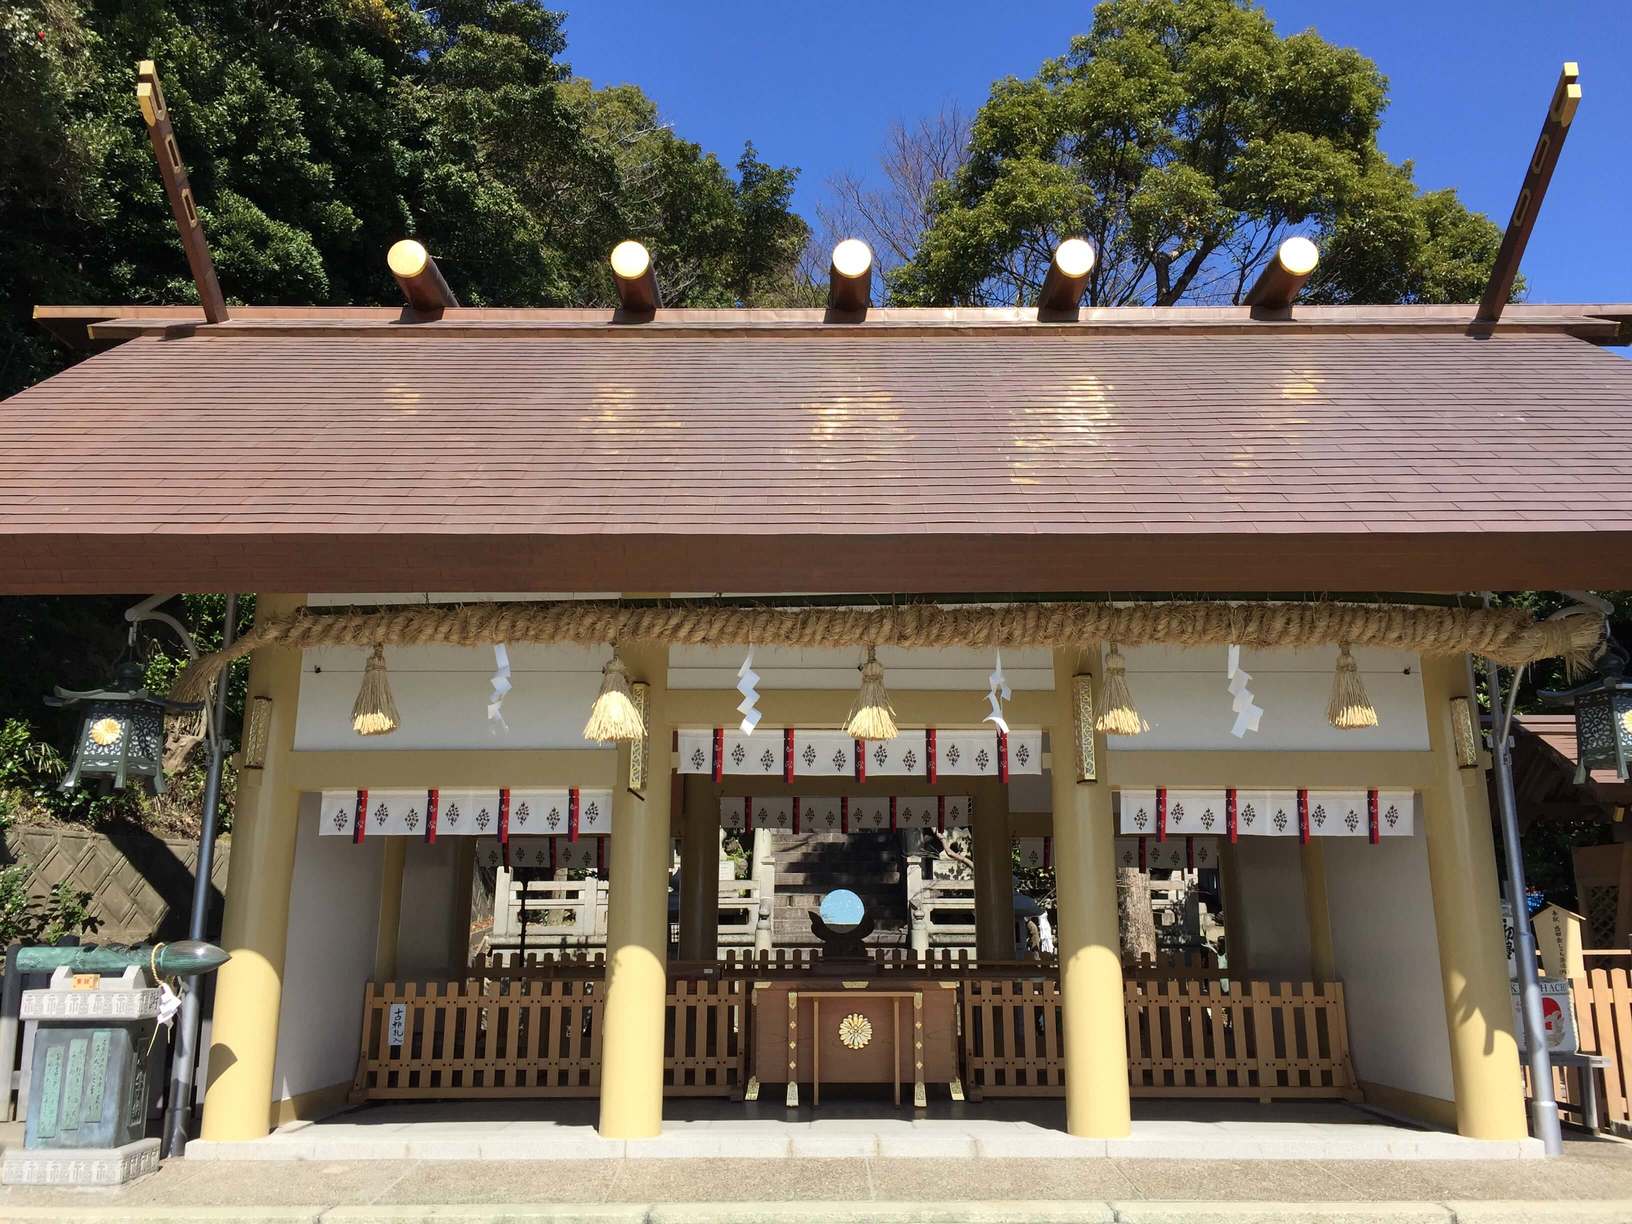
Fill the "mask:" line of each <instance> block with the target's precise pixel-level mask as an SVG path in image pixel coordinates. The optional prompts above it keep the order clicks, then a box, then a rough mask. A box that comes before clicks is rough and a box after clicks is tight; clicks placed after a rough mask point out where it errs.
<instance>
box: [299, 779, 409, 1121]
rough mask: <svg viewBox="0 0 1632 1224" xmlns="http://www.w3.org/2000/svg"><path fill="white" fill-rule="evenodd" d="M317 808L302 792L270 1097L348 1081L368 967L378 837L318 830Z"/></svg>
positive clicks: (376, 904) (376, 900)
mask: <svg viewBox="0 0 1632 1224" xmlns="http://www.w3.org/2000/svg"><path fill="white" fill-rule="evenodd" d="M318 808H319V805H318V800H317V797H316V796H315V795H306V796H304V797H303V799H302V801H301V805H300V816H299V821H300V827H299V829H298V831H297V833H296V837H295V874H294V881H293V883H292V885H291V887H290V890H289V943H288V947H287V949H286V951H285V953H284V972H283V999H282V1004H281V1006H280V1008H279V1013H278V1056H277V1061H276V1063H275V1064H274V1068H273V1079H272V1090H273V1095H274V1096H275V1097H277V1098H278V1099H283V1098H286V1097H292V1096H298V1095H299V1094H300V1093H303V1092H310V1091H311V1090H312V1089H314V1088H327V1087H329V1086H330V1085H332V1084H338V1083H341V1082H348V1083H349V1082H350V1080H351V1078H352V1075H353V1074H354V1073H355V1071H356V1069H357V1052H358V1049H359V1041H360V1036H361V1033H362V1024H363V989H364V987H365V985H366V984H367V982H368V980H369V978H370V977H372V976H373V973H374V948H375V943H376V931H377V929H378V927H379V915H380V861H381V853H382V847H381V843H380V842H379V841H378V840H373V841H368V840H365V841H364V842H363V844H362V845H360V846H356V845H353V844H352V842H351V839H350V838H347V837H320V836H318V830H317V820H318V814H319V812H318Z"/></svg>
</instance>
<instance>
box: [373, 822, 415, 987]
mask: <svg viewBox="0 0 1632 1224" xmlns="http://www.w3.org/2000/svg"><path fill="white" fill-rule="evenodd" d="M384 842H385V848H384V850H382V851H381V860H380V922H379V927H378V930H377V932H376V934H375V936H374V980H375V981H376V982H389V981H390V980H391V979H392V978H394V977H396V976H397V932H398V930H399V929H401V927H402V864H403V860H404V859H405V857H406V856H407V852H408V839H407V838H406V837H387V838H385V839H384Z"/></svg>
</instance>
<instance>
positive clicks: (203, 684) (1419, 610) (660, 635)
mask: <svg viewBox="0 0 1632 1224" xmlns="http://www.w3.org/2000/svg"><path fill="white" fill-rule="evenodd" d="M1602 624H1603V622H1602V619H1601V618H1600V617H1599V616H1597V615H1596V614H1594V615H1591V616H1588V615H1576V616H1568V617H1564V618H1562V619H1560V620H1556V621H1538V620H1536V619H1535V617H1534V616H1532V615H1531V614H1530V613H1528V612H1526V611H1524V610H1523V609H1520V608H1460V607H1424V606H1419V605H1402V604H1343V603H1271V602H1265V603H1226V602H1223V601H1219V602H1206V601H1192V602H1177V601H1175V602H1166V603H1135V604H1110V603H1088V602H1084V603H1011V604H990V605H980V604H975V605H962V606H956V607H944V606H942V605H940V604H929V603H924V604H913V603H897V604H893V605H891V606H888V607H884V606H876V607H825V606H824V607H807V608H778V607H766V606H762V605H759V604H728V603H721V602H718V601H712V600H709V601H700V600H674V601H667V602H662V603H641V604H622V603H618V602H615V601H585V600H557V601H542V602H538V603H523V602H519V601H518V602H511V601H496V602H491V603H467V604H459V605H453V606H450V605H423V604H402V605H396V606H392V607H384V608H340V609H334V610H329V609H316V608H298V609H296V610H295V611H293V612H291V613H288V614H287V615H284V616H279V617H273V618H272V619H270V620H267V621H265V622H264V623H258V624H257V625H256V626H255V628H254V629H252V630H250V632H248V633H246V634H245V635H244V636H243V637H241V638H239V639H237V640H236V641H235V642H233V644H232V645H231V646H229V647H227V648H226V649H225V650H221V651H217V652H216V653H214V654H210V655H205V656H203V657H202V658H200V659H198V660H197V661H196V662H194V663H192V664H191V665H190V666H188V668H187V669H186V670H185V671H184V672H182V674H181V676H180V677H179V678H178V679H177V682H176V685H175V688H174V689H173V691H172V693H171V696H172V697H173V698H174V699H176V700H178V701H195V700H202V699H203V697H204V696H206V695H207V694H208V692H209V687H210V683H211V681H212V680H213V679H214V678H215V676H216V674H217V673H218V672H219V671H220V670H221V668H223V667H225V666H226V665H227V664H228V663H230V662H231V661H232V660H234V659H241V658H243V657H244V656H246V655H248V654H250V653H251V652H252V651H254V650H257V649H260V648H262V647H266V646H282V647H288V648H292V649H306V648H308V647H313V646H354V647H368V646H373V645H375V644H384V645H387V646H431V645H453V646H492V645H495V644H497V643H500V642H509V643H511V644H515V643H518V642H524V643H529V644H540V645H547V644H555V643H574V644H577V645H605V644H606V643H610V642H659V643H667V644H668V645H671V646H748V645H759V646H765V645H770V646H795V647H806V648H820V647H829V648H855V647H860V646H880V645H887V646H902V647H931V648H940V647H950V646H969V647H978V648H987V649H995V648H997V647H1004V646H1007V647H1020V646H1050V647H1052V646H1060V647H1080V646H1082V645H1084V644H1086V643H1095V642H1113V641H1114V642H1121V643H1122V644H1124V645H1128V646H1136V645H1151V644H1163V645H1170V646H1227V645H1229V644H1230V643H1232V642H1236V643H1240V644H1241V645H1243V646H1251V647H1255V648H1269V647H1284V648H1287V649H1306V648H1309V647H1312V646H1335V645H1337V644H1338V643H1340V642H1347V643H1350V644H1352V645H1354V646H1369V647H1376V648H1379V649H1384V650H1403V651H1412V652H1415V653H1419V654H1428V655H1458V654H1479V655H1485V656H1488V657H1490V658H1492V659H1495V660H1496V662H1498V663H1501V664H1504V665H1506V666H1514V665H1517V664H1519V663H1529V662H1532V661H1534V660H1536V659H1543V658H1551V657H1553V656H1555V655H1563V656H1565V657H1566V658H1575V659H1577V660H1580V661H1585V660H1586V659H1587V658H1589V657H1590V656H1591V654H1592V652H1593V651H1594V650H1596V649H1597V647H1598V643H1599V641H1600V639H1601V636H1602V634H1601V628H1602Z"/></svg>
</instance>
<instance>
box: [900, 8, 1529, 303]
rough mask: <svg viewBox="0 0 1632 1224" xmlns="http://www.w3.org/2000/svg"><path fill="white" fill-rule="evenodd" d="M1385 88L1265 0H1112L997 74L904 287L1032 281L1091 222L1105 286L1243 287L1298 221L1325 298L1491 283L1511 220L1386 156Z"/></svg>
mask: <svg viewBox="0 0 1632 1224" xmlns="http://www.w3.org/2000/svg"><path fill="white" fill-rule="evenodd" d="M1386 100H1387V82H1386V80H1385V79H1384V77H1383V76H1382V74H1381V73H1379V72H1378V70H1377V67H1376V65H1375V64H1373V63H1372V62H1371V61H1370V60H1368V59H1367V58H1366V57H1365V56H1363V55H1361V54H1360V53H1359V52H1357V51H1353V50H1349V49H1346V48H1341V47H1335V46H1333V45H1332V44H1330V43H1328V42H1326V41H1325V40H1323V39H1322V38H1321V37H1320V36H1319V35H1318V34H1316V33H1315V32H1314V31H1312V30H1310V31H1305V32H1303V33H1299V34H1293V35H1291V36H1290V37H1286V38H1282V37H1280V36H1278V35H1277V34H1276V32H1275V27H1274V25H1273V23H1272V22H1271V21H1270V19H1269V18H1268V17H1267V16H1266V15H1265V14H1264V13H1263V12H1262V11H1261V10H1260V9H1258V8H1257V6H1256V5H1255V4H1253V3H1252V2H1251V0H1107V2H1106V3H1103V4H1101V5H1099V7H1098V8H1097V9H1095V11H1094V21H1093V27H1092V29H1091V30H1090V31H1089V33H1087V34H1084V35H1081V36H1079V37H1077V38H1074V39H1072V41H1071V47H1070V50H1069V52H1068V53H1067V54H1066V55H1064V56H1062V57H1059V58H1057V59H1051V60H1048V61H1047V62H1045V63H1044V64H1043V66H1042V69H1041V71H1040V72H1039V73H1038V74H1037V76H1035V77H1033V78H1031V79H1030V80H1024V81H1022V80H1018V79H1016V78H1013V77H1009V78H1006V79H1004V80H1001V81H999V82H997V83H996V84H995V85H994V86H993V87H992V91H991V96H990V97H989V98H988V100H987V102H986V103H985V105H984V106H982V107H981V109H980V112H979V114H978V115H977V116H976V118H975V121H974V124H973V128H972V133H971V138H970V145H969V155H968V159H967V162H966V163H965V164H964V166H963V167H962V168H961V169H960V170H959V171H958V172H957V173H956V174H955V175H954V176H953V177H952V178H951V179H949V180H948V181H946V182H944V183H942V184H941V185H940V187H939V188H938V189H937V190H936V192H935V194H934V197H933V200H932V204H931V220H930V224H929V226H928V227H927V229H926V230H925V232H924V234H923V236H922V239H921V242H920V244H919V246H918V249H917V252H916V254H915V256H914V257H913V258H912V260H911V261H909V262H908V263H907V264H905V265H904V266H902V267H901V268H899V269H898V270H897V271H896V273H895V274H894V276H893V278H892V282H891V288H892V294H893V299H894V300H896V301H898V302H903V303H923V304H928V303H944V302H954V303H960V304H963V303H967V304H1009V303H1015V302H1022V301H1028V300H1033V299H1034V298H1035V295H1036V292H1037V290H1038V288H1040V286H1041V284H1042V279H1043V276H1044V274H1045V272H1046V271H1047V268H1048V263H1049V260H1050V258H1051V257H1052V254H1053V250H1054V248H1055V246H1056V245H1058V243H1059V242H1060V241H1061V240H1062V239H1064V238H1066V237H1068V236H1071V235H1085V236H1087V237H1088V238H1090V239H1091V240H1092V241H1093V243H1094V245H1095V246H1096V248H1097V249H1098V250H1099V254H1100V257H1099V260H1098V262H1097V264H1096V266H1095V268H1094V270H1093V273H1092V275H1091V277H1090V279H1089V284H1088V289H1087V300H1088V301H1089V302H1090V303H1091V304H1093V305H1121V304H1128V303H1153V304H1156V305H1171V304H1173V303H1175V302H1178V301H1181V300H1193V301H1198V302H1233V301H1239V300H1240V298H1241V296H1242V295H1243V294H1244V292H1245V291H1246V289H1247V288H1248V287H1249V286H1250V278H1251V276H1252V274H1253V272H1254V270H1255V269H1256V268H1257V267H1258V266H1260V265H1261V264H1262V263H1263V262H1264V260H1265V259H1266V258H1267V257H1268V255H1269V254H1270V253H1271V252H1272V251H1273V250H1274V249H1275V247H1276V246H1277V245H1278V244H1279V243H1280V241H1281V240H1282V239H1283V238H1284V237H1286V236H1287V235H1288V234H1289V233H1291V232H1309V233H1312V234H1313V235H1314V236H1315V237H1316V239H1317V241H1318V242H1320V243H1321V245H1322V246H1323V247H1324V248H1325V249H1326V253H1327V258H1326V260H1325V263H1324V265H1323V268H1322V270H1321V273H1320V277H1319V280H1318V282H1317V283H1316V284H1315V285H1314V286H1313V290H1312V292H1313V294H1314V295H1315V296H1316V297H1318V298H1319V299H1321V300H1326V301H1446V300H1468V299H1471V298H1474V297H1477V296H1478V293H1479V291H1480V290H1481V289H1482V288H1483V285H1484V279H1485V274H1486V272H1487V270H1488V268H1489V264H1490V258H1491V256H1492V255H1493V254H1494V251H1495V247H1496V245H1497V242H1498V241H1499V235H1498V234H1497V232H1496V230H1495V227H1494V226H1492V225H1491V224H1490V222H1489V221H1488V220H1486V219H1485V218H1483V217H1480V216H1477V215H1475V214H1472V213H1470V212H1468V211H1467V209H1465V208H1464V207H1463V206H1462V205H1461V204H1460V203H1459V202H1458V201H1457V199H1456V197H1455V194H1454V193H1453V192H1448V191H1447V192H1434V193H1431V194H1429V195H1418V193H1417V191H1416V188H1415V186H1414V185H1413V183H1412V179H1411V168H1410V166H1409V164H1407V165H1404V166H1395V165H1391V164H1390V163H1389V162H1388V161H1387V160H1386V158H1384V157H1383V155H1382V154H1381V153H1380V152H1379V151H1378V149H1377V141H1376V136H1377V128H1378V124H1379V120H1380V116H1381V114H1382V111H1383V108H1384V106H1385V105H1386Z"/></svg>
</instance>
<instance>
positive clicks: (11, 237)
mask: <svg viewBox="0 0 1632 1224" xmlns="http://www.w3.org/2000/svg"><path fill="white" fill-rule="evenodd" d="M564 49H565V39H564V36H563V34H562V18H561V15H560V14H559V13H555V12H552V11H550V10H548V9H546V8H543V7H541V6H540V5H539V4H538V3H537V2H536V0H439V2H438V3H435V4H432V3H425V2H421V0H302V2H301V3H296V4H291V3H273V4H262V3H257V4H241V3H236V2H235V0H14V3H12V4H9V5H6V6H4V7H3V8H0V89H4V90H5V96H6V97H7V98H8V99H9V100H10V101H11V102H12V103H13V106H14V111H15V113H17V114H18V115H27V116H28V117H29V121H28V122H16V123H12V124H9V125H7V126H6V127H5V128H4V129H0V215H4V217H5V218H6V225H5V226H3V227H0V300H3V302H4V306H3V308H0V310H3V313H0V394H9V393H11V392H12V391H15V390H17V389H18V388H20V387H23V386H26V385H28V384H29V383H30V382H33V381H35V380H36V379H38V378H40V377H42V376H44V375H45V374H47V373H49V372H51V371H52V370H53V369H55V368H57V366H59V365H60V364H61V362H62V361H63V360H64V355H63V354H62V353H61V352H60V351H58V350H57V349H56V348H54V347H53V345H52V344H51V343H50V341H49V340H48V339H47V338H46V337H45V336H44V335H43V333H41V332H40V331H39V330H38V329H37V328H36V327H35V325H34V324H33V323H32V321H31V320H30V318H29V311H30V309H31V308H32V306H33V305H34V304H36V303H99V302H136V303H143V302H188V301H193V300H196V295H195V292H194V289H193V284H192V281H191V279H190V276H189V274H188V270H187V265H186V262H185V260H184V258H183V256H182V254H181V247H180V243H179V241H178V239H177V237H176V234H175V228H174V225H173V223H172V221H171V218H170V211H169V207H168V205H167V204H166V202H165V198H164V192H163V188H162V186H161V184H160V181H159V177H158V173H157V169H156V167H155V166H154V163H153V153H152V150H151V147H150V145H149V142H148V139H147V135H146V132H145V129H144V128H143V126H142V123H141V119H140V116H139V115H138V113H137V110H136V105H135V100H134V97H133V93H132V91H133V86H134V72H133V67H134V64H135V62H136V61H137V60H141V59H152V60H154V61H155V62H156V63H157V65H158V68H159V73H160V77H161V79H162V80H163V82H164V87H165V93H166V96H167V98H168V100H169V102H170V104H171V111H172V121H173V123H174V124H175V127H176V136H177V140H178V143H179V144H180V146H181V149H182V152H183V155H184V157H185V158H186V159H187V163H188V170H189V174H190V177H191V179H192V183H193V187H194V191H195V193H196V195H197V198H198V202H199V206H200V212H201V215H202V217H203V220H204V225H205V229H206V233H207V234H208V235H209V240H210V246H211V249H212V252H213V254H214V257H215V261H216V266H217V270H218V272H219V275H220V279H221V285H222V288H223V290H224V291H225V293H226V295H227V298H228V300H229V301H230V302H255V303H265V304H279V303H295V304H299V303H315V304H320V305H322V304H353V303H355V304H375V303H387V304H390V303H396V302H400V300H401V298H400V295H399V294H398V292H397V289H396V286H395V285H394V284H393V283H392V281H391V278H390V275H389V273H388V272H387V270H386V268H385V262H384V252H385V250H386V248H387V247H388V246H389V244H390V243H391V242H392V241H394V240H395V239H397V238H400V237H403V236H405V235H411V236H414V237H416V238H419V239H420V240H421V241H423V242H425V244H426V245H427V246H428V247H429V248H430V249H431V250H432V252H433V253H434V254H435V255H436V257H437V260H438V262H439V263H440V264H441V265H442V267H443V269H444V271H445V273H446V275H447V277H448V280H449V282H450V284H451V285H452V286H453V289H454V291H455V292H456V293H457V294H458V295H459V297H460V300H461V301H463V302H466V303H469V304H473V305H493V304H499V305H514V306H551V305H556V306H569V305H597V304H609V303H610V302H611V301H612V300H613V287H612V283H611V279H610V276H609V274H608V272H607V269H606V257H607V254H608V252H609V251H610V250H611V248H612V246H613V245H614V244H615V243H616V242H618V241H619V240H620V239H623V238H626V237H631V236H633V237H638V238H640V239H642V240H643V241H645V242H647V243H648V244H649V245H651V246H652V247H653V248H654V251H655V253H656V255H657V259H658V270H659V275H660V277H661V278H662V279H663V281H664V290H665V300H666V301H667V302H669V303H670V304H673V305H730V304H733V303H736V302H755V303H760V302H770V303H773V304H775V303H780V302H782V301H786V300H791V298H792V297H793V296H794V295H796V294H797V293H798V292H799V288H798V286H797V283H796V281H797V278H796V276H795V271H794V269H795V266H796V261H797V257H798V253H799V252H798V249H799V247H800V246H802V244H803V242H804V235H805V226H804V222H803V221H801V220H800V219H799V218H798V217H797V216H796V215H794V214H793V212H792V210H791V204H790V200H791V192H792V184H793V180H794V176H795V174H796V171H794V170H792V169H789V168H786V167H778V166H772V165H768V164H766V163H764V162H762V161H760V159H759V158H758V157H757V156H756V155H755V154H754V153H753V150H752V147H751V146H750V147H749V149H748V150H747V151H746V152H745V154H744V156H743V159H742V161H741V162H740V163H739V164H738V168H737V177H736V178H733V176H732V175H731V174H730V173H729V172H728V171H727V170H726V169H725V168H724V167H722V166H721V164H720V163H719V162H718V160H717V159H716V158H714V157H713V156H712V155H709V154H706V153H704V152H703V151H702V150H701V149H700V148H699V147H698V146H697V145H695V144H693V143H691V142H689V141H686V140H683V139H681V138H680V137H678V136H676V135H675V134H674V133H673V132H672V131H671V130H670V129H669V128H668V127H666V126H665V125H664V124H662V123H661V122H660V121H659V120H658V116H657V109H656V105H655V104H654V103H653V102H652V101H651V100H650V99H648V98H647V97H646V96H645V95H644V94H642V93H641V91H640V90H639V89H637V88H635V87H633V86H619V87H617V88H613V89H601V90H597V89H594V88H593V87H591V86H590V85H589V84H588V83H587V82H583V81H578V80H574V79H573V78H572V76H571V72H570V69H569V67H568V65H567V64H566V63H565V62H564V61H563V60H562V58H561V57H562V54H563V52H564ZM671 269H672V275H671Z"/></svg>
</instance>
